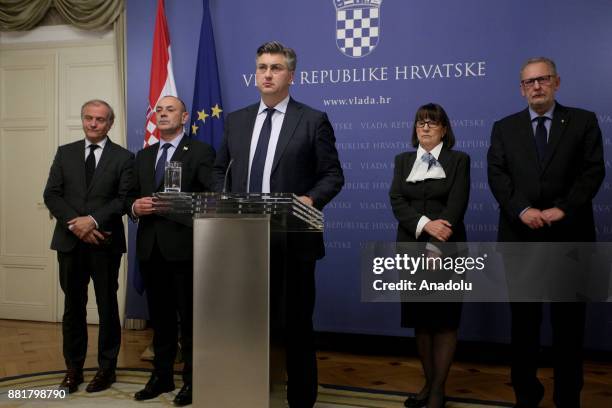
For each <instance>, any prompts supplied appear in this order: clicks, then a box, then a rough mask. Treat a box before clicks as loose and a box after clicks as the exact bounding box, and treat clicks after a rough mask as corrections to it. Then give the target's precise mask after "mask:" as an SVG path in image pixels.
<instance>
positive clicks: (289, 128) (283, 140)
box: [270, 98, 303, 174]
mask: <svg viewBox="0 0 612 408" xmlns="http://www.w3.org/2000/svg"><path fill="white" fill-rule="evenodd" d="M302 114H303V112H302V107H301V106H300V105H299V104H298V103H296V102H295V101H294V100H293V98H290V99H289V104H287V112H286V113H285V118H284V120H283V126H282V127H281V131H280V134H279V135H278V143H277V144H276V151H275V152H274V161H273V162H272V171H271V172H270V174H273V173H274V170H275V169H276V167H278V162H279V161H280V158H281V157H282V155H283V152H284V151H285V148H286V147H287V145H288V144H289V141H290V140H291V138H292V137H293V134H294V133H295V128H296V127H297V125H298V123H299V122H300V119H301V118H302Z"/></svg>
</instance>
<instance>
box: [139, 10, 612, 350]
mask: <svg viewBox="0 0 612 408" xmlns="http://www.w3.org/2000/svg"><path fill="white" fill-rule="evenodd" d="M342 3H344V2H343V1H342V0H309V1H287V0H260V1H250V0H229V1H228V0H211V15H212V23H213V30H214V35H215V39H216V48H217V58H218V64H219V75H220V82H221V93H222V99H223V103H224V106H222V108H223V110H224V112H226V113H227V112H231V111H233V110H235V109H238V108H240V107H242V106H245V105H247V104H250V103H253V102H256V101H257V100H258V92H257V89H256V88H255V86H254V58H255V57H254V54H255V50H256V49H257V47H258V46H259V45H260V44H261V43H263V42H265V41H269V40H273V39H276V40H279V41H281V42H283V43H285V44H286V45H288V46H290V47H292V48H294V49H295V50H296V52H297V55H298V65H297V72H296V81H295V84H294V85H293V87H292V95H293V96H294V98H296V99H297V100H299V101H301V102H305V103H307V104H309V105H311V106H313V107H315V108H318V109H321V110H324V111H326V112H327V113H328V115H329V117H330V120H331V121H332V123H333V125H334V128H335V130H336V138H337V145H338V150H339V153H340V158H341V161H342V165H343V167H344V171H345V176H346V185H345V187H344V189H343V191H342V193H341V194H340V195H339V196H338V197H337V198H336V199H335V200H334V201H333V202H332V203H331V204H330V205H328V207H327V208H326V210H325V216H326V233H325V237H326V247H327V256H326V258H325V259H324V260H323V261H321V262H320V263H319V264H318V273H317V308H316V312H315V324H316V328H317V330H321V331H335V332H354V333H369V334H386V335H411V331H409V330H403V329H400V328H399V308H398V307H397V305H392V304H371V303H361V302H360V283H359V259H360V257H359V255H360V247H361V246H362V244H363V243H364V242H367V241H393V240H394V238H395V229H396V222H395V221H394V218H393V216H392V213H391V210H390V207H389V200H388V189H389V183H390V181H391V178H392V174H393V169H392V164H393V157H394V156H395V155H396V154H398V153H400V152H403V151H406V150H410V149H411V146H410V129H411V125H412V118H413V115H414V112H415V110H416V109H417V107H418V106H420V105H422V104H424V103H427V102H437V103H440V104H441V105H442V106H444V108H445V109H446V111H447V112H448V114H449V116H450V117H451V120H452V123H453V129H454V131H455V134H456V136H457V139H458V143H457V146H456V148H457V149H459V150H463V151H465V152H467V153H469V154H470V156H471V158H472V189H471V197H470V206H469V210H468V213H467V216H466V222H467V231H468V237H469V239H470V240H471V241H492V240H495V236H496V228H497V215H498V211H497V206H496V203H495V200H494V199H493V197H492V196H491V193H490V191H489V187H488V185H487V182H486V151H487V148H488V143H489V137H490V130H491V126H492V124H493V122H494V121H495V120H497V119H500V118H501V117H503V116H506V115H508V114H510V113H513V112H516V111H518V110H521V109H523V108H524V107H525V106H526V103H525V101H524V99H523V98H522V97H521V95H520V90H519V69H520V66H521V64H522V63H523V62H524V61H525V60H526V59H527V58H529V57H533V56H540V55H544V56H548V57H550V58H552V59H554V60H555V61H556V62H557V66H558V70H559V74H560V76H561V89H560V91H559V92H558V95H557V99H558V100H559V102H560V103H562V104H565V105H568V106H577V107H582V108H585V109H589V110H592V111H594V112H596V113H597V115H598V117H599V120H600V126H601V128H602V131H603V134H604V143H605V147H606V159H607V160H606V169H607V170H609V168H610V161H609V160H608V159H609V157H610V153H612V151H611V139H610V137H611V135H612V132H611V130H612V81H610V79H609V78H610V72H611V68H612V47H610V39H611V38H612V24H610V18H609V17H610V16H611V15H612V2H610V1H608V0H589V1H585V2H575V1H572V0H545V1H539V2H531V1H527V0H503V1H502V0H500V1H495V2H492V1H487V0H463V1H459V2H456V1H444V0H432V1H427V2H417V1H405V0H382V1H380V0H371V1H369V0H364V1H362V2H361V3H368V4H371V5H375V4H378V7H377V12H378V13H379V14H378V17H377V19H375V18H373V19H371V20H370V24H371V25H378V30H373V29H372V27H371V28H370V29H368V30H367V31H365V30H362V31H361V36H362V37H366V36H368V35H369V37H370V43H371V44H376V46H375V47H374V48H373V49H371V50H369V53H368V54H367V55H365V56H361V57H355V56H354V55H352V51H354V48H351V47H345V49H344V51H343V50H342V49H341V47H342V45H345V46H346V45H347V44H346V43H344V44H343V43H342V42H339V41H337V39H336V36H337V34H338V28H342V27H346V26H347V22H346V21H345V22H343V23H339V22H337V20H347V15H346V14H339V12H338V11H337V10H336V6H341V5H342ZM155 7H156V1H155V0H138V1H137V0H129V1H128V2H127V21H128V30H127V41H128V44H127V52H128V67H127V75H128V78H127V79H128V144H129V148H130V149H131V150H132V151H137V150H138V149H140V148H141V146H142V139H143V125H144V122H145V116H144V115H145V110H146V106H147V101H146V98H147V95H148V89H149V88H148V87H149V70H150V61H151V46H152V36H153V28H154V20H155ZM166 15H167V18H168V25H169V29H170V39H171V43H172V54H173V60H174V72H175V79H176V84H177V88H178V93H179V96H180V97H181V98H183V99H184V100H185V102H186V103H187V105H188V111H191V106H190V105H191V98H192V96H193V84H194V75H195V62H196V58H197V49H198V39H199V32H200V22H201V16H202V2H201V0H180V1H179V0H166ZM349 17H350V15H349ZM349 24H350V23H349ZM349 34H350V33H349ZM348 45H350V44H348ZM611 189H612V184H611V179H610V177H606V180H605V183H604V185H603V187H602V189H601V191H600V193H599V194H598V196H597V197H596V199H595V204H594V209H595V213H596V218H597V222H598V236H599V239H600V240H601V241H610V240H611V238H612V216H611V214H610V202H611V198H612V190H611ZM131 239H132V240H133V239H134V237H133V231H131ZM132 247H133V246H132ZM133 256H134V254H133V252H132V253H130V258H131V259H132V258H133ZM464 311H465V312H464V318H463V322H462V327H461V331H460V336H461V338H462V339H468V340H490V341H507V339H508V335H509V331H508V325H509V321H508V311H507V306H505V305H487V306H485V305H478V304H467V305H465V309H464ZM144 314H145V307H144V302H143V300H142V299H141V298H139V296H138V295H137V294H136V293H135V292H133V291H130V293H129V295H128V315H130V316H132V317H135V316H143V315H144ZM588 326H589V327H588V330H587V338H586V343H587V346H588V347H591V348H596V349H608V350H612V340H610V339H612V307H611V305H610V304H600V305H591V307H590V308H589V318H588Z"/></svg>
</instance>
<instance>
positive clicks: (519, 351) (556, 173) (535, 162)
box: [488, 57, 605, 407]
mask: <svg viewBox="0 0 612 408" xmlns="http://www.w3.org/2000/svg"><path fill="white" fill-rule="evenodd" d="M559 85H560V78H559V76H558V75H557V70H556V67H555V63H554V62H553V61H551V60H550V59H548V58H543V57H541V58H534V59H530V60H528V61H527V62H526V63H525V64H524V65H523V68H522V69H521V84H520V86H521V94H522V95H523V96H524V97H525V98H526V99H527V103H528V105H529V106H528V108H527V109H524V110H522V111H520V112H518V113H515V114H513V115H510V116H508V117H506V118H504V119H502V120H500V121H498V122H496V123H495V124H494V125H493V131H492V134H491V146H490V148H489V153H488V176H489V185H490V187H491V191H492V192H493V195H494V196H495V198H496V199H497V201H498V202H499V205H500V216H499V231H498V240H499V241H507V242H563V241H565V242H591V241H595V223H594V219H593V209H592V202H591V200H592V199H593V197H594V196H595V194H596V193H597V191H598V190H599V187H600V185H601V183H602V181H603V178H604V172H605V170H604V162H603V147H602V137H601V130H600V129H599V125H598V124H597V118H596V116H595V115H594V114H593V113H592V112H588V111H585V110H582V109H576V108H568V107H565V106H562V105H560V104H559V103H557V102H556V101H555V92H556V91H557V90H558V89H559ZM533 279H537V276H534V277H533ZM511 310H512V384H513V387H514V391H515V394H516V400H517V405H516V406H518V407H536V406H537V405H538V403H539V402H540V400H541V399H542V396H543V394H544V388H543V386H542V384H541V383H540V382H539V381H538V379H537V377H536V372H537V360H538V358H537V355H538V349H539V345H540V338H539V333H540V324H541V320H542V307H541V304H539V303H512V304H511ZM551 323H552V327H553V353H554V359H555V361H554V370H555V390H554V401H555V404H556V405H557V406H558V407H578V406H580V390H581V389H582V384H583V378H582V377H583V376H582V355H581V350H582V343H583V332H584V323H585V304H584V303H552V304H551Z"/></svg>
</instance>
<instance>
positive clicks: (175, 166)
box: [164, 161, 181, 193]
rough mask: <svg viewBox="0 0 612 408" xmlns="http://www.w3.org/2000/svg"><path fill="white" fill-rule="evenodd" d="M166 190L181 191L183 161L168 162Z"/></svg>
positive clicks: (165, 179) (165, 178)
mask: <svg viewBox="0 0 612 408" xmlns="http://www.w3.org/2000/svg"><path fill="white" fill-rule="evenodd" d="M164 191H165V192H167V193H168V192H172V193H178V192H180V191H181V162H179V161H169V162H168V163H166V172H165V174H164Z"/></svg>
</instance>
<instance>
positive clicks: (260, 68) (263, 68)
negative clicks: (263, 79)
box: [257, 64, 287, 75]
mask: <svg viewBox="0 0 612 408" xmlns="http://www.w3.org/2000/svg"><path fill="white" fill-rule="evenodd" d="M268 69H269V70H270V72H272V74H274V75H276V74H280V73H281V72H283V71H284V70H286V69H287V67H285V66H284V65H282V64H272V65H266V64H258V65H257V72H258V73H260V74H263V73H265V72H267V71H268Z"/></svg>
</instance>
